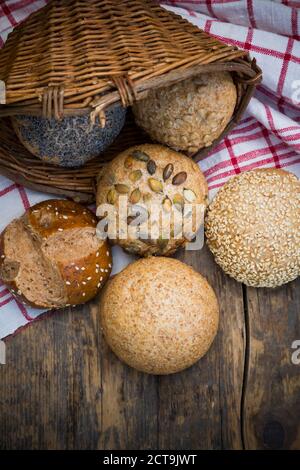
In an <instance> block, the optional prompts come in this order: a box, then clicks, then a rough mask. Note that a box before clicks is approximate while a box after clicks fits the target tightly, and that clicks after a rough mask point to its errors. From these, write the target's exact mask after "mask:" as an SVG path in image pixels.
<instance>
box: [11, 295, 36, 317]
mask: <svg viewBox="0 0 300 470" xmlns="http://www.w3.org/2000/svg"><path fill="white" fill-rule="evenodd" d="M15 300H16V299H15ZM16 304H17V306H18V307H19V310H20V312H21V313H22V315H23V316H24V318H26V320H27V321H32V320H33V318H32V317H31V316H30V315H29V313H28V312H27V310H26V308H25V307H24V305H23V304H21V302H18V300H16Z"/></svg>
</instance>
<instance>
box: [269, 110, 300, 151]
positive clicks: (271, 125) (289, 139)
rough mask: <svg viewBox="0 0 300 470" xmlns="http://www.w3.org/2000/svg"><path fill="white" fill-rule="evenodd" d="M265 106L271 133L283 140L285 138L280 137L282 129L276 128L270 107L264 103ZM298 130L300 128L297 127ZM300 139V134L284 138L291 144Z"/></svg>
mask: <svg viewBox="0 0 300 470" xmlns="http://www.w3.org/2000/svg"><path fill="white" fill-rule="evenodd" d="M263 105H264V108H265V111H266V116H267V120H268V123H269V126H270V129H271V131H272V132H273V134H275V135H276V136H277V137H278V139H280V140H282V138H283V137H282V136H281V135H280V129H277V128H276V126H275V123H274V120H273V116H272V113H271V110H270V107H269V106H268V105H266V104H264V103H263ZM296 129H298V130H299V129H300V128H299V127H296ZM299 138H300V132H298V133H297V134H291V135H287V136H284V139H285V140H287V141H289V142H290V141H293V140H298V139H299ZM299 151H300V144H299Z"/></svg>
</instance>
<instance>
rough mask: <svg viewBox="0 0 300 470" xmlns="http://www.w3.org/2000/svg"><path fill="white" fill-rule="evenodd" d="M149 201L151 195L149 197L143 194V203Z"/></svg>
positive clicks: (148, 194)
mask: <svg viewBox="0 0 300 470" xmlns="http://www.w3.org/2000/svg"><path fill="white" fill-rule="evenodd" d="M151 199H152V195H151V194H150V193H145V194H144V195H143V201H144V202H148V201H150V200H151Z"/></svg>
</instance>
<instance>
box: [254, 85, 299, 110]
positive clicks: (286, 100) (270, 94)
mask: <svg viewBox="0 0 300 470" xmlns="http://www.w3.org/2000/svg"><path fill="white" fill-rule="evenodd" d="M256 91H258V92H259V93H262V94H263V95H265V96H267V97H268V98H270V99H271V100H272V101H274V102H275V103H276V104H277V105H278V103H279V101H284V105H285V106H286V107H288V108H289V109H291V110H293V111H295V108H296V109H298V105H297V104H296V103H295V102H294V101H293V100H291V99H290V98H288V97H287V96H277V95H276V93H273V91H271V90H269V89H268V88H265V87H264V86H263V85H258V87H257V89H256Z"/></svg>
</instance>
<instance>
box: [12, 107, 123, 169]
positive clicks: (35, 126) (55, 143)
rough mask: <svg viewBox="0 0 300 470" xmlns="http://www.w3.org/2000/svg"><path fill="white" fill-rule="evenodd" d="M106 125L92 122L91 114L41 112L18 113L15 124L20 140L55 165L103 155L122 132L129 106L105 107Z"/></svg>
mask: <svg viewBox="0 0 300 470" xmlns="http://www.w3.org/2000/svg"><path fill="white" fill-rule="evenodd" d="M105 117H106V122H105V126H104V127H103V128H102V127H101V126H100V123H99V122H98V120H97V122H96V123H95V124H94V125H91V121H90V117H89V115H86V116H67V117H64V118H63V119H62V120H60V121H57V120H56V119H54V118H53V119H45V118H43V117H40V116H14V117H12V124H13V127H14V130H15V132H16V134H17V136H18V138H19V140H20V142H21V143H22V144H23V145H24V147H26V148H27V150H28V151H29V152H30V153H32V154H33V155H35V156H36V157H38V158H40V159H41V160H43V161H45V162H46V163H51V164H53V165H57V166H62V167H77V166H81V165H84V164H85V163H86V162H87V161H88V160H91V159H92V158H94V157H97V156H99V155H100V154H101V153H102V152H104V151H105V149H106V148H107V147H108V146H109V145H111V144H112V142H113V141H114V140H115V139H116V137H117V136H118V135H119V133H120V132H121V130H122V128H123V126H124V123H125V117H126V109H124V108H123V107H122V106H118V105H113V106H110V107H109V108H108V109H107V110H106V111H105Z"/></svg>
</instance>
